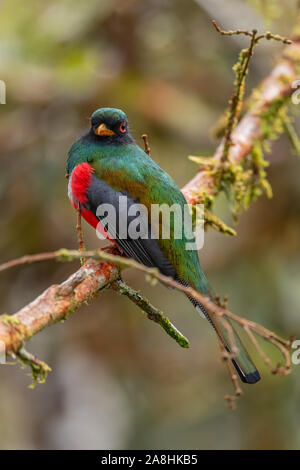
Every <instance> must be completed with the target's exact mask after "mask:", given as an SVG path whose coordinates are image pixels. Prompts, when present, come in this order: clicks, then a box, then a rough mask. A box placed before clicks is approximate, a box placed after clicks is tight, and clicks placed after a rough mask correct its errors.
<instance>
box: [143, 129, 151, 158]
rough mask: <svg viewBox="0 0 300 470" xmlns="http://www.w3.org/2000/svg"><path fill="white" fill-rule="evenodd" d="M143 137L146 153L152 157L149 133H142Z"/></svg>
mask: <svg viewBox="0 0 300 470" xmlns="http://www.w3.org/2000/svg"><path fill="white" fill-rule="evenodd" d="M142 139H143V141H144V146H145V152H146V154H147V155H149V157H150V155H151V153H150V151H151V149H150V146H149V141H148V135H147V134H143V135H142Z"/></svg>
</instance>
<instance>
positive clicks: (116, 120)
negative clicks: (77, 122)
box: [91, 108, 131, 143]
mask: <svg viewBox="0 0 300 470" xmlns="http://www.w3.org/2000/svg"><path fill="white" fill-rule="evenodd" d="M91 134H92V135H94V136H95V137H96V139H97V140H99V141H102V142H107V141H110V142H116V143H117V142H119V143H122V142H128V138H129V137H130V136H129V131H128V122H127V116H126V114H125V113H124V112H123V111H121V109H116V108H100V109H97V110H96V111H95V112H94V113H93V114H92V116H91ZM130 139H131V137H130Z"/></svg>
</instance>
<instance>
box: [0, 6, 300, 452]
mask: <svg viewBox="0 0 300 470" xmlns="http://www.w3.org/2000/svg"><path fill="white" fill-rule="evenodd" d="M228 2H229V0H226V1H225V0H210V1H209V2H207V1H200V0H197V1H196V0H195V1H194V0H187V1H185V2H183V1H182V0H173V1H171V0H146V1H143V2H142V1H139V0H101V1H96V0H90V1H89V2H86V1H83V0H60V1H58V0H53V1H51V2H46V1H42V0H41V1H36V0H27V1H26V2H22V1H21V0H3V1H2V2H1V7H0V8H1V10H0V11H1V15H0V54H1V77H0V78H1V79H2V80H5V82H6V85H7V104H6V105H1V106H0V113H1V115H0V119H1V126H0V149H1V168H2V171H1V176H0V198H1V209H2V210H1V219H0V229H1V239H0V247H1V259H2V260H3V261H5V260H8V259H10V258H13V257H17V256H19V255H22V254H24V253H33V252H39V251H43V250H45V251H46V250H53V249H57V248H60V247H70V248H71V247H75V246H76V232H75V224H76V214H75V213H74V211H73V209H72V208H71V206H70V204H69V201H68V198H67V191H66V185H67V183H66V180H65V178H64V174H65V160H66V154H67V151H68V149H69V147H70V146H71V144H72V142H73V141H74V140H75V139H76V138H78V136H79V135H80V134H81V133H82V132H83V131H84V130H85V129H86V127H87V126H88V124H89V122H88V117H89V116H90V114H91V113H92V111H93V110H94V109H96V108H98V107H101V106H115V107H120V108H122V109H124V110H125V111H126V113H127V115H128V116H129V119H130V123H131V128H132V133H133V135H134V136H135V138H136V140H137V141H139V142H141V143H142V141H141V138H140V136H141V134H142V133H143V132H147V133H148V135H149V136H150V145H151V151H152V157H153V158H154V159H155V160H156V161H157V162H158V163H159V164H160V165H161V166H162V167H163V168H164V169H166V170H167V171H168V172H169V173H170V174H171V175H172V177H173V178H174V179H175V180H176V181H177V183H178V185H179V186H182V185H183V184H184V183H185V182H186V181H188V180H189V179H190V178H191V177H192V176H193V174H194V172H195V171H196V168H197V166H196V165H195V164H193V163H192V162H189V161H188V160H187V155H189V154H192V155H198V154H201V155H210V154H212V152H213V150H214V148H215V146H216V142H215V141H213V140H212V139H211V137H210V136H211V131H210V130H211V128H212V126H213V124H215V123H216V122H217V120H218V117H219V116H220V115H221V114H222V112H223V110H224V108H225V107H226V104H227V101H228V98H229V96H230V94H231V91H232V83H233V79H234V77H233V74H232V70H231V67H232V64H233V63H234V62H235V60H236V56H237V54H238V51H239V50H240V49H241V48H242V47H244V46H245V42H244V39H243V38H241V37H239V38H234V39H228V40H226V41H224V40H223V39H222V38H220V37H219V35H218V34H216V32H215V31H214V29H213V28H212V26H211V22H210V21H211V18H212V17H215V19H216V20H217V21H218V22H219V23H220V24H222V25H223V27H224V28H227V27H229V28H230V29H235V28H239V27H247V28H250V29H252V28H254V27H258V28H260V27H261V25H262V24H263V23H264V21H265V18H263V17H262V13H263V12H264V10H262V9H259V10H258V9H257V8H253V5H251V2H250V1H248V2H245V1H243V0H234V1H233V0H230V5H231V6H232V5H234V7H233V8H229V6H228V5H229V3H228ZM253 3H254V2H252V4H253ZM263 4H264V6H266V5H267V6H268V5H269V6H271V4H274V5H275V4H277V5H279V7H280V6H282V2H271V1H269V2H268V1H262V2H258V1H256V2H255V6H256V7H257V6H263ZM295 5H296V2H295V1H293V0H287V1H285V2H284V12H282V13H281V15H280V16H278V15H274V14H270V13H268V21H269V23H270V29H272V31H275V32H278V33H280V34H282V35H289V32H290V30H291V29H292V26H293V22H294V19H295ZM245 8H247V11H249V12H250V13H249V15H248V14H245V13H244V12H245ZM245 23H246V24H245ZM276 54H278V45H276V44H275V45H273V44H270V43H267V44H261V45H260V47H259V48H257V52H256V55H255V56H254V58H253V62H252V68H251V71H250V73H249V79H248V83H247V86H246V95H247V96H248V95H249V92H250V90H251V88H252V87H253V86H255V85H256V84H257V83H258V82H259V80H260V79H261V78H262V77H264V76H265V75H267V74H268V72H269V70H270V68H271V67H272V65H273V61H274V57H276ZM295 125H296V128H297V129H299V122H297V121H296V122H295ZM268 159H269V160H270V162H271V165H270V166H269V167H268V168H267V169H266V171H267V173H268V178H269V180H270V182H271V184H272V187H273V191H274V198H273V199H271V200H268V199H267V198H265V197H262V198H260V200H259V201H258V202H257V203H256V204H254V205H252V207H251V208H250V209H249V211H248V212H247V213H246V214H243V215H242V216H241V218H240V222H239V225H238V226H237V227H236V229H237V237H234V238H229V237H225V236H224V235H222V234H219V233H216V232H213V231H210V232H208V233H207V235H206V240H205V246H204V249H203V250H202V251H201V252H200V259H201V263H202V265H203V268H204V270H205V271H206V273H207V275H208V277H209V279H210V281H211V283H212V285H213V286H214V287H215V290H216V291H217V292H218V293H220V294H221V295H224V294H226V293H227V294H229V298H230V302H229V307H230V308H231V309H232V310H233V311H234V312H236V313H238V314H240V315H243V316H245V317H247V318H251V319H253V320H257V321H259V322H260V323H262V324H265V325H266V326H267V327H269V328H271V329H272V328H273V329H276V331H277V332H278V333H280V334H281V335H283V336H288V335H289V334H290V333H294V334H295V336H296V337H297V338H299V337H300V336H299V335H300V319H299V304H300V291H299V282H300V257H299V248H300V237H299V233H300V216H299V214H300V197H299V196H300V190H299V177H298V175H299V170H300V169H299V160H297V159H296V158H295V157H294V156H293V155H291V149H290V145H289V142H288V139H287V138H285V137H282V138H281V139H280V140H279V141H278V142H276V144H275V145H274V146H273V147H272V151H271V153H270V154H268ZM216 212H217V215H218V216H220V217H221V219H222V220H225V222H228V221H230V214H229V212H228V209H227V204H226V201H225V200H224V198H223V197H220V198H219V199H218V200H217V202H216ZM84 234H85V241H86V245H87V246H88V247H89V248H93V247H97V246H99V240H98V239H97V238H96V237H95V234H94V232H93V230H91V229H90V228H89V227H87V226H86V225H85V226H84ZM77 266H78V264H76V263H74V265H72V266H71V265H68V266H65V265H63V266H61V265H58V264H55V263H52V264H51V263H45V264H40V265H35V266H28V267H23V268H21V269H15V270H12V271H10V272H7V273H6V274H5V275H2V276H1V284H0V298H1V310H2V312H7V313H13V312H14V311H16V310H17V309H18V308H20V307H22V306H23V305H25V304H26V303H27V302H29V301H30V300H32V299H33V298H35V296H37V295H38V294H39V293H40V292H41V291H42V290H43V289H44V288H46V287H48V286H49V284H51V283H55V282H60V281H62V280H63V279H64V278H65V277H66V276H67V275H68V274H69V273H70V272H71V270H72V269H76V267H77ZM126 277H127V279H128V280H129V281H130V283H131V284H132V285H134V286H135V287H136V288H138V289H141V290H142V291H143V292H144V293H145V295H147V296H148V297H149V298H150V299H151V301H152V302H153V303H154V305H156V306H157V307H159V308H161V309H162V310H163V311H164V312H165V313H166V314H167V315H168V316H169V317H170V319H171V320H172V321H173V322H174V323H175V324H178V327H179V328H180V330H181V331H182V332H183V333H184V334H185V335H186V336H187V337H188V338H189V339H190V341H191V348H190V349H189V350H182V349H181V348H179V347H178V346H177V345H176V344H175V343H174V344H173V342H172V341H171V340H170V339H169V338H168V337H167V335H165V334H163V332H161V329H160V328H159V327H157V326H156V325H154V324H152V323H151V322H148V321H146V320H143V318H142V317H141V315H139V314H138V312H137V311H136V307H134V306H133V305H132V304H131V303H129V302H127V301H126V299H124V298H120V297H119V296H117V295H116V294H115V293H114V292H110V291H107V292H105V293H104V294H103V295H101V296H100V297H99V300H97V301H95V302H92V303H91V305H90V306H87V307H86V308H85V309H83V310H82V311H81V312H80V313H78V314H76V315H75V316H74V317H73V318H72V319H70V320H69V321H68V322H66V323H65V324H63V325H61V324H58V325H56V326H53V327H51V328H49V329H48V330H45V331H43V332H41V333H40V334H39V335H37V336H36V337H35V338H34V339H33V340H32V342H31V343H29V345H28V347H29V348H30V350H31V351H33V352H34V353H35V354H37V355H38V356H39V357H41V358H42V359H44V360H45V361H46V362H47V363H48V364H49V365H50V366H51V368H52V369H53V372H51V373H50V374H49V377H48V379H47V383H46V384H44V385H39V386H37V387H36V388H35V389H34V390H29V389H28V388H27V386H28V385H30V378H28V377H26V376H25V375H24V374H23V373H21V372H20V371H19V370H18V369H17V368H14V367H9V365H7V366H1V368H0V447H1V448H2V449H7V448H95V447H99V448H111V449H112V448H135V449H136V448H147V449H151V448H161V449H166V448H167V449H174V448H176V447H177V448H182V449H184V448H200V449H201V448H207V449H214V448H235V449H245V448H251V449H252V448H272V449H276V448H293V449H295V448H299V444H300V432H299V426H298V422H299V418H300V416H299V413H300V412H299V407H298V399H299V398H298V397H299V391H300V374H299V371H298V366H295V368H294V372H293V373H292V375H291V376H289V377H286V378H284V379H283V378H282V377H274V376H272V375H270V374H269V372H268V371H267V370H266V368H265V367H264V365H262V364H261V361H260V360H259V359H258V358H256V360H257V362H258V364H259V366H260V369H261V371H262V376H263V380H262V381H261V382H260V383H259V384H257V385H256V386H255V388H252V387H248V388H245V397H244V398H243V399H242V400H241V401H240V402H239V407H238V409H237V411H236V412H235V413H232V412H229V411H228V410H227V409H226V407H225V404H224V403H223V401H222V397H223V395H224V394H225V393H228V392H229V391H230V386H231V385H230V383H229V381H228V377H227V375H226V373H225V372H224V370H223V367H222V364H221V363H220V359H219V351H218V345H217V341H216V338H215V335H214V332H213V331H212V329H211V328H210V326H209V325H208V324H207V323H206V322H204V321H201V319H199V317H198V316H197V315H195V313H194V310H193V308H192V306H190V305H189V303H188V302H187V301H186V299H185V298H184V296H182V295H180V293H176V292H171V291H168V290H166V289H165V288H164V287H162V286H156V287H155V288H153V287H151V286H149V285H148V284H147V283H146V282H145V281H144V280H143V279H141V278H140V276H139V274H138V273H135V272H128V273H127V275H126ZM271 354H272V352H271ZM275 359H276V358H275Z"/></svg>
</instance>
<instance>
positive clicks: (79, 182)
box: [70, 162, 95, 204]
mask: <svg viewBox="0 0 300 470" xmlns="http://www.w3.org/2000/svg"><path fill="white" fill-rule="evenodd" d="M94 171H95V170H94V168H92V167H91V165H89V164H88V163H86V162H84V163H80V164H79V165H77V166H76V167H75V168H74V170H73V171H72V175H71V182H70V183H71V190H72V197H73V200H74V202H75V201H76V202H79V203H81V204H84V203H86V202H87V195H86V193H87V190H88V188H89V186H90V184H91V179H92V174H93V173H94Z"/></svg>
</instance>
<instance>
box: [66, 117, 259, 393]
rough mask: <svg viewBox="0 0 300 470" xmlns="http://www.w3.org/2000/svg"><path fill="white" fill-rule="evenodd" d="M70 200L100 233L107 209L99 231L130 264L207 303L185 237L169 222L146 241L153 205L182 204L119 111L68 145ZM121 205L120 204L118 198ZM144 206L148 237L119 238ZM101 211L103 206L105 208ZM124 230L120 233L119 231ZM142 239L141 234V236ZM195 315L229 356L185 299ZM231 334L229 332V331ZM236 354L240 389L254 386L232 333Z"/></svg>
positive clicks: (95, 121) (255, 375)
mask: <svg viewBox="0 0 300 470" xmlns="http://www.w3.org/2000/svg"><path fill="white" fill-rule="evenodd" d="M67 173H68V175H69V187H68V191H69V198H70V200H71V202H72V204H73V206H74V207H75V208H78V207H80V210H81V214H82V216H83V218H84V219H85V220H86V221H87V222H88V223H89V224H91V225H92V226H93V227H94V228H97V226H98V230H99V222H100V225H101V221H102V223H103V224H104V217H103V213H99V211H98V210H97V209H98V208H99V207H101V206H103V205H108V204H109V205H111V206H112V207H114V209H115V211H116V215H117V217H116V218H115V219H114V218H113V217H111V218H109V220H108V221H107V219H106V220H105V222H106V223H105V226H104V229H105V231H106V232H107V233H108V236H109V238H111V239H113V240H114V241H115V243H116V244H117V245H118V246H119V248H120V249H121V251H122V252H123V253H124V254H125V255H127V256H128V257H130V258H133V259H135V260H136V261H138V262H140V263H142V264H144V265H146V266H148V267H156V268H158V269H159V271H160V272H161V273H162V274H165V275H166V276H171V277H172V278H173V279H175V280H176V281H178V282H179V283H181V284H183V285H185V286H191V287H193V288H194V289H196V290H198V291H200V292H202V293H203V294H204V295H206V296H208V297H210V298H212V295H211V289H210V286H209V284H208V281H207V279H206V277H205V275H204V273H203V271H202V269H201V267H200V263H199V259H198V253H197V251H196V250H191V249H186V246H187V245H186V243H187V241H190V240H187V238H186V234H185V232H184V231H182V237H175V236H174V227H173V225H174V218H173V221H171V222H170V236H169V237H162V236H160V235H161V234H160V233H159V236H158V238H157V237H152V236H151V229H152V227H151V218H150V214H151V207H152V205H154V204H156V205H162V204H167V205H168V206H172V205H173V204H177V205H179V206H180V207H182V208H183V207H184V206H185V205H186V204H187V203H186V200H185V198H184V196H183V194H182V193H181V191H180V189H179V188H178V187H177V185H176V184H175V182H174V181H173V180H172V178H171V177H170V176H169V175H168V174H167V173H166V172H165V171H163V170H162V169H161V168H160V167H159V166H158V165H157V164H156V163H155V162H154V161H153V160H152V159H151V158H150V156H148V155H147V154H146V153H145V152H144V151H143V150H142V149H141V148H140V147H139V146H138V145H136V143H135V142H134V140H133V138H132V137H131V135H130V133H129V129H128V122H127V117H126V115H125V113H124V112H123V111H121V110H119V109H113V108H101V109H98V110H97V111H95V112H94V113H93V114H92V116H91V128H90V130H89V132H88V133H87V134H85V135H84V136H83V137H81V138H80V139H79V140H78V141H77V142H75V143H74V144H73V146H72V147H71V149H70V151H69V154H68V162H67ZM125 196H126V198H125V201H126V203H125V204H124V202H122V204H120V197H121V199H122V201H124V197H125ZM136 204H141V205H144V207H146V208H147V210H148V216H149V219H148V221H147V224H146V225H147V226H148V229H149V233H148V235H149V236H142V235H141V236H138V237H137V236H131V235H130V232H129V230H128V232H127V233H126V236H125V237H124V234H123V235H122V236H121V234H120V231H121V227H120V221H121V222H122V220H129V221H132V211H131V209H132V207H133V206H134V205H136ZM105 207H106V206H105ZM122 230H123V228H122ZM144 235H145V234H144ZM190 300H191V302H192V303H193V305H194V306H195V307H196V309H197V310H198V311H199V312H200V313H201V312H202V314H204V316H205V317H206V318H207V319H208V321H209V322H210V323H211V324H212V326H213V327H214V328H215V330H216V332H217V333H218V335H219V338H220V339H221V340H222V342H223V344H224V346H225V348H226V349H227V351H229V344H230V341H229V338H228V333H227V331H226V329H225V328H224V326H223V325H222V324H220V322H218V324H215V323H216V321H217V320H216V319H215V320H214V322H213V321H212V319H211V318H210V315H209V313H208V312H206V311H205V309H204V308H203V306H202V305H200V304H199V303H197V302H196V301H195V300H194V299H192V298H190ZM233 331H234V330H233ZM234 335H235V343H236V345H237V348H238V352H237V354H236V355H235V356H234V358H233V359H232V362H233V364H234V366H235V368H236V370H237V372H238V374H239V376H240V378H241V380H242V381H243V382H245V383H249V384H252V383H255V382H257V381H258V380H259V379H260V375H259V372H258V371H257V370H256V367H255V365H254V364H253V362H252V361H251V359H250V357H249V355H248V353H247V351H246V349H245V348H244V346H243V345H242V343H241V340H240V339H239V337H238V335H237V333H236V332H235V331H234Z"/></svg>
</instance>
